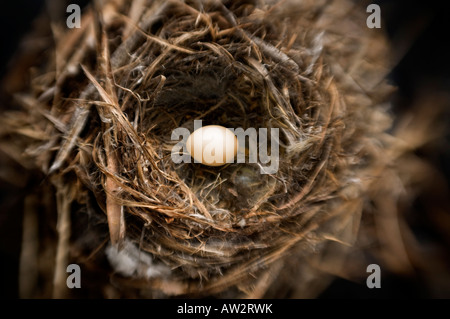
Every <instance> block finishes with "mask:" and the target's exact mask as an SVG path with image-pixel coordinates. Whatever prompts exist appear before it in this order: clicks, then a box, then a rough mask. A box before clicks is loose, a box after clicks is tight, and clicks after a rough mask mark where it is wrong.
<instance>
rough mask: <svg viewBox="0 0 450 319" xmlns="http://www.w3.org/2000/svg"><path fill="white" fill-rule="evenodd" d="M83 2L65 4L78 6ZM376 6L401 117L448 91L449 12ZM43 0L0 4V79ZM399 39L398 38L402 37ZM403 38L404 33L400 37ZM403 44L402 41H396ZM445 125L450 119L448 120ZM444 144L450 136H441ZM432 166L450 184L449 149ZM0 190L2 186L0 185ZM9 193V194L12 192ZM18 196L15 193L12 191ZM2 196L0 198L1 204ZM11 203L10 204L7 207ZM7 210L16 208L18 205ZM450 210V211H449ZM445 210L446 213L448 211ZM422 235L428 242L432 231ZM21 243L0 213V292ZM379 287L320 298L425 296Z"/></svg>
mask: <svg viewBox="0 0 450 319" xmlns="http://www.w3.org/2000/svg"><path fill="white" fill-rule="evenodd" d="M86 2H87V1H86V0H83V1H70V3H77V4H80V5H84V4H85V3H86ZM373 3H377V4H379V5H380V6H381V8H382V18H383V23H382V28H385V29H386V30H387V32H388V34H389V36H390V38H391V40H392V45H393V46H394V47H395V46H396V45H397V44H398V45H400V44H402V43H403V42H404V41H410V42H411V40H410V39H413V40H412V42H411V46H410V49H409V50H408V51H407V52H406V54H405V55H404V56H403V58H401V59H400V60H399V62H398V64H397V66H396V67H395V68H394V69H393V70H392V73H391V75H390V79H391V81H392V82H393V83H394V84H395V85H397V86H398V92H397V93H396V95H395V97H394V110H395V112H398V113H402V112H403V111H405V110H407V108H408V107H409V105H411V104H412V103H413V101H414V100H415V99H416V98H418V96H417V94H418V92H420V88H421V87H423V86H424V85H429V83H432V85H433V86H434V89H435V90H436V92H438V91H446V92H450V44H449V41H450V27H449V23H450V9H449V5H448V4H445V3H446V1H438V0H427V1H406V0H405V1H399V0H397V1H387V0H386V1H373ZM44 4H45V1H43V0H14V1H6V2H3V3H2V6H1V9H0V32H1V35H2V41H1V43H2V44H1V52H0V53H1V56H0V61H1V63H0V67H1V69H0V73H1V74H0V75H3V74H4V72H5V71H6V70H7V68H8V64H7V62H8V61H9V60H10V59H11V57H12V56H13V54H14V52H15V51H16V49H17V46H18V44H19V41H20V39H21V37H22V36H23V34H24V33H25V32H27V30H29V29H30V27H31V22H32V19H33V18H34V17H35V16H36V15H37V14H38V13H39V12H40V11H41V9H42V8H43V5H44ZM402 35H403V36H402ZM404 35H409V36H407V37H405V36H404ZM402 41H403V42H402ZM449 126H450V121H449ZM446 138H447V141H448V142H449V144H450V136H447V137H446ZM433 161H434V164H435V165H436V167H437V168H438V169H439V170H440V171H441V172H442V174H444V175H445V176H446V178H447V180H450V178H449V176H450V164H449V163H450V149H449V148H442V149H440V150H438V152H437V154H434V156H433ZM2 190H3V187H2ZM14 191H15V190H14ZM16 191H17V192H20V190H16ZM8 199H9V198H8V196H7V194H6V193H2V194H0V200H1V201H2V202H3V201H7V200H8ZM13 204H14V203H13ZM13 204H12V207H20V203H15V205H13ZM449 210H450V208H449ZM449 210H448V211H449ZM423 232H424V233H425V234H426V235H427V236H430V237H431V238H433V236H434V235H433V233H432V230H431V231H430V230H426V229H424V230H423ZM20 240H21V216H20V213H19V212H11V211H9V212H5V211H2V212H0V263H1V265H0V271H1V273H0V294H1V296H3V297H7V298H17V297H18V291H17V274H18V258H19V251H18V249H17V248H18V247H20ZM383 288H384V289H378V290H377V289H372V290H370V289H367V287H365V286H364V287H362V286H361V285H358V284H355V283H352V282H349V281H346V280H344V279H337V280H336V281H335V282H334V283H333V284H332V285H331V286H330V287H329V288H328V289H327V290H326V291H325V292H323V294H322V295H321V296H320V297H321V298H403V297H425V298H426V297H430V296H429V295H428V292H427V290H426V289H425V288H424V287H423V286H422V283H421V282H420V281H417V280H415V279H411V278H401V277H398V276H395V275H390V274H386V276H385V277H383Z"/></svg>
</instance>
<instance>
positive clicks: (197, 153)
mask: <svg viewBox="0 0 450 319" xmlns="http://www.w3.org/2000/svg"><path fill="white" fill-rule="evenodd" d="M186 148H187V150H188V152H189V154H190V155H191V157H193V158H194V159H195V160H197V161H198V162H200V163H202V164H204V165H208V166H221V165H224V164H226V163H231V162H233V160H234V158H235V156H236V154H237V150H238V140H237V137H236V135H234V133H233V132H232V131H231V130H229V129H227V128H226V127H223V126H220V125H207V126H203V127H201V128H199V129H197V130H195V131H194V132H193V133H192V134H191V135H190V136H189V137H188V139H187V141H186ZM220 155H222V156H220Z"/></svg>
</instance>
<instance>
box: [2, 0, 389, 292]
mask: <svg viewBox="0 0 450 319" xmlns="http://www.w3.org/2000/svg"><path fill="white" fill-rule="evenodd" d="M325 2H326V3H327V4H326V5H325ZM366 18H367V14H366V13H365V8H361V7H359V6H355V5H354V4H353V3H352V2H350V1H332V2H329V1H308V0H305V1H280V2H276V1H231V0H229V1H212V0H211V1H175V0H174V1H133V2H131V1H121V0H116V1H105V2H104V3H103V4H102V6H92V7H90V8H87V9H86V11H85V13H84V15H83V17H82V20H81V21H82V23H81V28H80V29H73V30H68V29H64V28H61V27H60V28H59V29H58V28H57V27H56V26H55V27H54V29H53V32H54V46H53V47H52V50H48V51H46V52H45V55H44V58H43V59H42V61H43V62H42V63H40V64H39V65H37V66H36V67H35V68H34V69H33V70H34V73H33V75H32V80H31V81H30V84H29V86H27V88H26V89H25V90H23V92H22V93H21V94H19V95H17V101H18V105H19V107H20V109H19V110H17V111H14V112H13V113H11V114H14V117H13V116H9V117H7V118H6V121H7V123H8V124H7V127H8V128H9V131H8V132H9V133H8V134H9V135H3V136H8V138H14V140H15V144H16V145H18V147H19V149H21V150H26V152H25V156H22V157H21V159H20V161H21V162H22V163H23V165H24V166H26V167H30V168H33V167H35V168H38V169H39V170H40V171H41V172H43V173H44V174H45V176H46V178H45V181H50V182H51V185H52V189H55V194H56V195H55V196H54V197H52V198H53V200H54V202H55V203H56V204H55V205H54V210H55V211H56V212H57V214H56V215H55V218H56V219H57V223H56V224H55V225H56V228H55V229H54V232H53V233H52V235H51V236H53V237H52V238H54V240H53V242H54V243H55V244H54V245H53V246H54V248H53V253H54V255H55V258H56V259H55V260H56V262H55V264H54V265H53V266H51V267H50V268H49V269H52V272H53V275H52V276H54V278H53V282H54V283H55V288H54V289H55V291H58V285H59V287H60V288H59V291H63V290H64V288H65V287H64V286H65V278H66V277H65V276H66V273H65V265H67V263H68V262H69V261H73V262H78V263H81V264H82V265H85V267H86V268H88V269H93V268H101V267H104V266H102V265H103V264H102V263H100V262H99V260H100V259H101V258H105V260H108V262H109V264H110V265H111V269H112V275H111V277H110V278H109V283H108V284H110V283H113V286H114V287H116V288H117V287H120V289H119V290H120V291H121V293H120V294H119V296H127V294H126V293H125V292H126V291H128V292H129V291H130V289H131V290H132V291H134V292H135V291H140V294H141V295H144V296H152V297H155V296H168V295H188V296H206V295H215V296H228V297H229V296H232V297H236V296H247V297H262V296H274V295H276V296H280V295H282V293H280V294H278V295H277V291H278V292H279V291H280V289H281V288H280V285H281V284H284V285H291V286H292V285H293V281H295V285H296V286H298V287H302V292H301V293H299V295H301V296H311V295H314V294H315V293H317V291H319V290H320V289H318V288H317V287H318V286H320V285H318V284H317V283H316V282H315V281H314V278H315V277H316V276H317V273H316V271H317V269H321V268H322V269H323V268H324V267H322V266H323V265H325V264H326V265H328V266H330V265H331V266H330V267H331V268H333V269H335V268H336V269H337V268H339V266H340V265H341V263H340V261H342V257H343V256H344V255H345V254H344V252H345V249H344V248H345V247H346V245H350V244H352V243H353V241H354V239H355V236H356V234H357V231H358V225H359V221H360V218H361V213H362V211H363V210H364V208H365V207H366V206H367V205H369V203H370V196H369V194H370V191H369V190H370V189H371V187H372V186H373V185H374V184H376V183H378V182H379V179H378V177H379V176H380V174H381V172H382V171H383V169H384V168H385V167H386V166H387V165H389V154H390V153H386V152H385V150H386V149H387V148H389V145H390V141H391V140H390V138H389V135H387V134H386V133H385V131H386V130H387V129H388V128H389V126H390V124H391V118H390V115H389V114H388V113H387V112H386V110H385V108H384V106H383V102H384V101H385V100H386V97H387V94H388V93H389V92H390V90H391V89H390V87H389V86H388V85H387V84H386V83H385V82H384V80H383V78H384V76H385V74H386V71H387V70H388V66H387V63H386V54H387V51H386V43H385V40H384V37H383V34H382V33H381V32H380V31H378V30H375V29H374V30H371V29H368V28H367V27H366ZM195 120H202V121H203V122H202V123H203V125H208V124H215V125H222V126H224V127H231V128H243V129H244V130H246V129H249V128H255V129H256V130H258V129H260V128H267V129H268V130H269V131H270V130H271V129H275V128H276V129H278V130H279V141H278V142H279V143H278V145H279V150H278V151H279V155H278V156H277V157H273V158H271V160H272V164H274V165H275V166H276V168H277V169H276V170H275V171H271V172H270V173H267V172H265V171H264V168H265V167H266V164H264V163H261V162H260V161H256V163H252V162H251V161H249V160H248V159H249V158H248V156H247V158H246V161H245V163H230V164H227V165H224V166H219V167H210V166H205V165H202V164H200V163H175V162H174V161H173V160H172V150H173V147H174V145H175V144H176V143H177V142H179V141H178V140H173V139H172V132H173V131H174V130H175V129H177V128H187V129H189V130H190V131H191V132H192V130H193V127H194V121H195ZM4 121H5V120H4ZM272 144H274V141H273V140H269V143H268V145H272ZM50 201H51V200H50ZM49 206H51V205H49ZM47 223H49V221H47ZM51 236H50V237H51ZM56 239H57V240H56ZM87 265H90V266H87ZM321 265H322V266H321ZM330 267H329V268H330ZM103 269H104V268H103ZM92 271H94V270H92ZM283 278H285V279H283ZM105 285H107V283H105ZM277 285H278V286H277ZM271 287H272V290H270V288H271ZM274 287H275V288H274ZM277 287H278V288H277ZM277 289H278V290H277ZM270 291H272V293H270ZM56 295H58V294H56ZM60 295H61V294H60ZM131 295H133V294H131Z"/></svg>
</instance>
